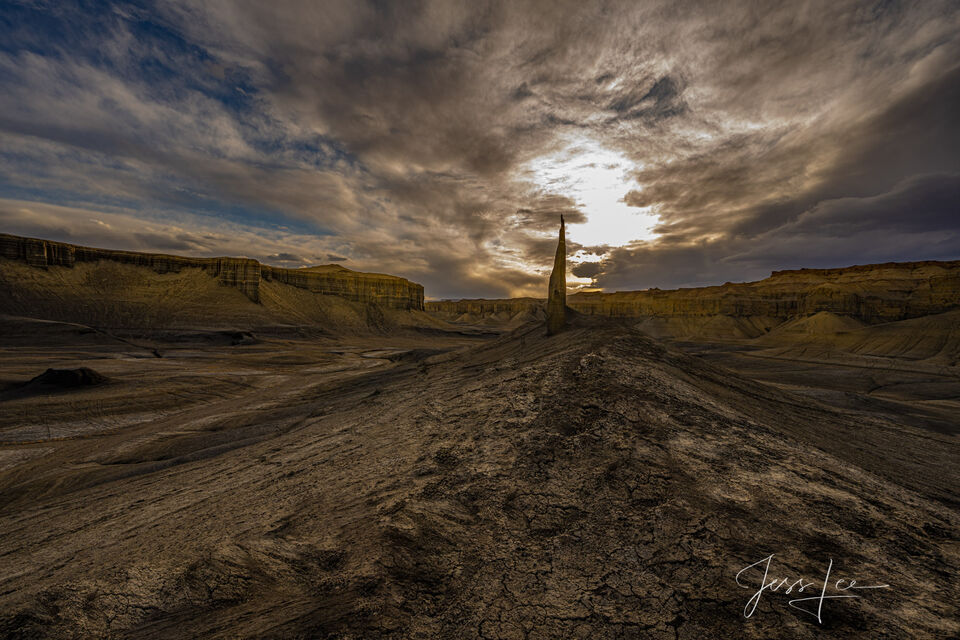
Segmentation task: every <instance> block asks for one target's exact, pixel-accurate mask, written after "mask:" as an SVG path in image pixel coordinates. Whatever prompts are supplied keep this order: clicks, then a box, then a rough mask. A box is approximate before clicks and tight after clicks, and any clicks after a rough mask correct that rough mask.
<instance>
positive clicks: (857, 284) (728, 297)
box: [426, 261, 960, 326]
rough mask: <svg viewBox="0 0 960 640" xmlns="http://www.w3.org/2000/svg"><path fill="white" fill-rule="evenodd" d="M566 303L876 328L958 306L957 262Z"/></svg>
mask: <svg viewBox="0 0 960 640" xmlns="http://www.w3.org/2000/svg"><path fill="white" fill-rule="evenodd" d="M544 305H545V302H544V301H543V300H537V299H533V298H517V299H512V300H459V301H438V302H428V303H427V304H426V308H427V310H428V311H432V312H437V313H442V314H452V313H470V314H473V315H476V316H482V315H486V314H503V313H505V312H510V313H515V314H516V313H525V312H528V311H530V310H531V308H535V307H536V308H543V307H544ZM567 306H568V307H570V308H572V309H575V310H576V311H579V312H580V313H584V314H588V315H606V316H617V317H637V318H645V317H657V318H698V317H699V318H706V317H720V316H723V317H733V318H762V319H764V320H765V324H767V325H768V326H769V325H770V324H776V323H778V322H783V321H786V320H788V319H791V318H797V317H803V316H808V315H812V314H815V313H819V312H823V311H826V312H830V313H835V314H838V315H842V316H848V317H852V318H856V319H858V320H860V321H862V322H865V323H868V324H878V323H882V322H892V321H896V320H905V319H908V318H917V317H921V316H926V315H931V314H936V313H942V312H945V311H950V310H951V309H957V308H960V261H952V262H936V261H926V262H890V263H884V264H874V265H860V266H855V267H846V268H840V269H798V270H793V271H775V272H774V273H772V274H771V275H770V277H769V278H766V279H764V280H759V281H757V282H744V283H727V284H724V285H720V286H714V287H700V288H691V289H673V290H660V289H648V290H646V291H618V292H615V293H603V292H589V293H576V294H572V295H570V296H568V297H567Z"/></svg>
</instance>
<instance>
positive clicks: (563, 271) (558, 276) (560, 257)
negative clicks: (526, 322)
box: [547, 215, 567, 336]
mask: <svg viewBox="0 0 960 640" xmlns="http://www.w3.org/2000/svg"><path fill="white" fill-rule="evenodd" d="M563 227H564V224H563V216H562V215H561V216H560V241H559V242H558V243H557V255H556V257H554V259H553V273H551V274H550V290H549V291H548V292H547V335H548V336H552V335H555V334H557V333H560V332H561V331H563V329H564V327H566V325H567V244H566V241H565V240H564V232H563Z"/></svg>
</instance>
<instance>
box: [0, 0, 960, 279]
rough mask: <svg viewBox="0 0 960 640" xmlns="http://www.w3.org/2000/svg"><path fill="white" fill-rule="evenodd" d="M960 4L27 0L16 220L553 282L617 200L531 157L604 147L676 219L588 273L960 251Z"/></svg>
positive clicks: (89, 232) (1, 182)
mask: <svg viewBox="0 0 960 640" xmlns="http://www.w3.org/2000/svg"><path fill="white" fill-rule="evenodd" d="M958 15H960V11H958V7H957V5H956V4H955V3H950V2H936V1H933V2H926V3H913V4H902V3H897V2H879V3H863V2H854V1H852V0H851V1H848V2H835V1H834V2H826V1H824V2H811V3H800V4H795V3H789V4H787V3H784V4H780V5H777V4H776V3H760V4H757V3H723V4H715V3H699V2H674V1H669V2H667V1H666V0H664V1H663V2H645V3H637V2H627V1H624V2H616V1H611V2H591V1H583V0H578V1H570V2H536V1H530V2H477V3H452V2H446V1H436V2H430V1H426V0H424V1H418V2H400V3H380V2H358V1H355V0H349V1H347V0H344V1H342V2H337V1H331V2H324V3H315V2H307V1H304V2H294V1H291V2H282V3H264V2H259V1H254V0H237V1H234V0H230V1H227V0H205V1H203V2H201V1H199V0H197V1H192V0H178V1H172V2H165V3H159V4H157V5H140V4H130V3H122V4H121V3H116V4H114V3H110V2H102V3H95V2H94V3H86V4H84V5H83V6H80V5H76V6H74V5H72V4H70V3H55V4H36V5H33V4H27V3H24V4H20V3H17V4H7V5H5V6H4V7H3V8H2V9H0V18H2V20H3V22H2V23H3V24H5V25H6V26H7V27H8V28H7V32H8V34H9V35H8V37H7V38H5V40H4V42H3V43H0V88H2V89H3V91H0V196H4V197H5V199H4V200H0V222H2V223H3V224H4V230H11V231H14V230H19V231H21V232H25V233H28V234H29V235H49V236H57V237H58V238H57V239H63V240H70V239H81V238H82V239H84V240H85V241H87V243H89V244H106V245H109V246H115V247H118V248H124V247H127V248H141V249H143V248H150V249H154V250H168V251H181V252H186V253H198V254H204V255H210V254H216V253H218V252H219V253H221V254H222V253H223V252H226V251H230V252H234V253H237V254H242V255H249V256H251V257H257V258H258V259H263V260H266V261H268V262H269V261H270V260H271V259H273V260H274V261H278V262H288V263H290V264H293V263H294V262H296V261H297V260H299V259H300V258H299V257H300V256H328V257H327V260H329V261H336V260H337V259H348V258H349V260H350V264H351V266H355V267H356V268H359V269H371V270H377V271H386V272H391V273H397V274H399V275H403V276H406V277H409V278H412V279H414V280H417V281H418V282H421V283H423V284H424V285H425V286H426V287H427V293H428V295H431V296H433V297H456V296H491V297H493V296H498V297H499V296H505V295H511V294H513V295H519V294H539V293H541V290H542V289H543V281H544V277H545V275H544V274H545V271H546V269H548V267H549V264H550V260H551V258H552V254H553V246H554V245H553V243H554V242H555V233H556V225H557V218H558V216H559V214H561V213H562V214H563V215H564V216H565V217H566V218H567V221H568V223H569V225H570V226H569V227H568V238H569V240H570V246H571V247H572V249H573V250H576V249H577V248H580V245H578V244H577V235H578V230H579V229H581V228H582V227H579V226H578V225H579V224H580V223H584V222H586V223H587V224H592V223H595V218H596V216H597V214H598V212H596V211H592V210H591V209H590V203H588V202H585V201H580V200H578V199H577V198H576V197H574V196H573V195H571V194H570V193H567V192H564V191H563V190H562V189H561V188H560V187H559V185H557V184H554V183H544V182H542V181H541V182H538V181H537V178H536V174H535V172H531V170H530V167H531V166H532V165H535V164H536V163H537V162H538V161H539V160H538V159H542V158H543V157H548V156H550V155H551V154H555V153H557V152H559V151H562V150H563V149H565V148H567V147H569V145H570V144H571V141H572V143H574V144H575V145H579V144H580V143H581V142H583V141H590V144H589V145H585V146H584V148H602V149H607V150H610V151H612V152H616V153H617V154H620V155H622V156H623V157H626V158H628V159H629V160H630V161H631V162H632V163H634V169H633V170H632V171H631V172H630V174H629V175H630V179H631V185H630V186H628V187H625V188H624V189H623V193H618V194H616V196H617V197H618V198H622V199H623V201H624V202H625V203H626V204H628V205H630V206H633V207H638V208H641V209H643V210H650V211H653V212H654V213H655V214H656V215H658V216H659V224H658V226H657V227H656V232H657V235H656V236H655V237H653V238H649V239H647V240H646V241H645V242H632V243H629V244H626V245H625V246H620V247H608V246H603V247H597V248H594V249H592V250H591V251H593V252H596V253H597V254H598V255H602V256H603V260H602V262H599V263H594V262H585V263H582V264H579V265H576V266H574V273H575V275H578V276H581V277H591V278H594V279H595V283H596V284H597V285H599V286H603V287H609V288H619V289H627V288H637V287H645V286H661V287H667V286H676V285H685V284H703V283H715V282H722V281H724V280H728V279H741V280H742V279H746V278H753V277H762V276H763V275H766V273H767V272H769V271H770V270H772V269H775V268H783V267H789V266H829V265H830V264H842V263H851V262H867V261H871V260H890V259H921V258H931V257H960V253H958V246H957V242H956V238H957V228H956V224H955V223H954V222H953V220H956V219H957V218H958V217H960V216H957V215H955V214H956V176H957V174H958V173H960V166H958V157H960V154H958V153H957V151H956V150H957V149H958V148H960V146H958V145H960V139H958V130H960V127H958V124H957V122H958V121H957V119H956V117H955V115H954V114H955V113H957V112H960V101H958V91H960V89H958V87H960V77H958V73H960V72H958V67H957V63H956V61H957V60H958V59H960V44H958V35H957V34H958V33H960V20H958ZM591 216H594V218H591ZM143 227H149V229H145V228H143ZM15 232H16V231H15ZM608 235H609V237H605V238H603V239H602V242H605V243H608V244H610V245H615V244H618V243H619V244H623V243H624V242H627V241H629V240H636V239H634V238H624V237H621V236H622V234H618V233H617V231H616V229H611V230H610V231H609V232H608ZM584 250H587V248H584ZM808 262H811V264H807V263H808ZM813 262H815V263H816V264H812V263H813Z"/></svg>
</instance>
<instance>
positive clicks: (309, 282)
mask: <svg viewBox="0 0 960 640" xmlns="http://www.w3.org/2000/svg"><path fill="white" fill-rule="evenodd" d="M0 258H6V259H8V260H14V261H18V262H22V263H25V264H27V265H30V266H31V267H35V268H38V269H47V268H49V267H67V268H72V267H73V266H74V265H75V264H77V263H81V262H98V261H112V262H118V263H122V264H128V265H135V266H141V267H146V268H148V269H151V270H153V271H154V272H156V273H161V274H162V273H176V272H179V271H180V270H182V269H190V268H194V269H201V270H203V271H204V272H206V273H208V274H209V275H210V276H211V277H213V278H216V279H217V281H218V282H219V283H220V284H223V285H225V286H228V287H234V288H236V289H239V290H240V291H242V292H243V293H244V295H246V296H247V298H249V299H250V300H252V301H253V302H260V283H261V282H263V281H265V280H266V281H277V282H280V283H283V284H286V285H289V286H292V287H296V288H299V289H305V290H307V291H311V292H313V293H319V294H325V295H335V296H340V297H342V298H346V299H347V300H352V301H355V302H376V303H379V304H381V305H383V306H384V307H388V308H393V309H412V310H422V309H423V286H422V285H419V284H416V283H414V282H410V281H409V280H406V279H405V278H400V277H397V276H391V275H385V274H379V273H362V272H359V271H352V270H350V269H347V268H345V267H341V266H339V265H326V266H320V267H310V268H305V269H284V268H281V267H272V266H269V265H265V264H261V263H260V262H258V261H257V260H253V259H250V258H188V257H183V256H172V255H165V254H158V253H139V252H134V251H114V250H110V249H95V248H91V247H82V246H78V245H73V244H67V243H64V242H53V241H51V240H41V239H37V238H24V237H21V236H13V235H8V234H0Z"/></svg>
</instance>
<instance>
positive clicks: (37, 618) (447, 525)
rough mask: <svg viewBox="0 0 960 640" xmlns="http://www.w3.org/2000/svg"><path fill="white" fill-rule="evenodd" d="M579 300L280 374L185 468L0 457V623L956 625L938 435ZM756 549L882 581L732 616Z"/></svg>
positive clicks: (926, 631)
mask: <svg viewBox="0 0 960 640" xmlns="http://www.w3.org/2000/svg"><path fill="white" fill-rule="evenodd" d="M578 322H580V323H584V324H582V326H578V327H575V328H573V329H571V330H570V331H568V332H566V333H564V334H561V335H560V336H557V337H554V338H546V337H544V336H543V327H542V325H540V326H527V327H524V328H521V329H519V330H517V331H514V332H513V333H511V334H508V335H506V336H504V337H502V338H499V339H496V340H492V341H490V342H488V343H485V344H481V345H479V346H473V347H468V348H465V349H461V350H458V351H451V352H448V353H444V354H441V355H433V356H431V357H426V358H422V357H421V358H420V359H417V358H410V359H407V360H403V359H400V360H399V361H398V362H396V363H392V364H386V365H384V366H383V367H380V368H376V369H372V370H369V371H363V372H360V373H357V374H356V375H351V376H349V377H347V378H336V379H333V380H330V381H328V382H325V383H316V382H315V381H314V382H311V383H310V384H306V382H305V384H304V386H303V388H302V389H301V390H300V391H298V392H296V393H291V392H290V386H289V384H290V383H289V382H288V383H286V384H287V386H286V387H285V389H284V392H285V393H286V395H285V397H284V400H283V403H282V404H281V405H280V406H274V405H267V406H266V407H261V408H259V409H258V408H256V407H253V406H252V407H251V409H250V410H249V412H248V413H249V415H246V416H244V421H245V422H243V424H241V422H239V418H236V417H234V418H232V422H231V423H229V424H226V425H221V430H225V431H227V432H229V430H230V429H233V428H240V427H242V426H243V425H244V424H247V425H249V424H255V423H258V422H263V421H269V422H270V423H271V425H273V427H276V433H275V435H271V436H269V437H267V436H263V435H262V434H261V437H259V438H252V439H250V440H249V442H248V443H245V444H244V445H243V446H237V447H235V448H232V449H226V450H223V449H222V448H221V449H218V450H217V451H214V452H208V455H204V454H202V452H201V453H195V454H193V455H192V456H184V457H183V459H178V460H177V464H170V465H167V466H161V467H156V466H154V467H143V468H140V467H137V468H131V469H130V470H129V472H127V473H126V474H119V475H113V476H109V479H108V480H107V479H103V480H102V481H100V482H91V481H88V482H84V483H75V484H72V485H71V484H69V483H68V482H67V481H66V480H64V481H63V486H64V489H63V493H62V494H58V493H57V492H56V491H54V490H52V489H51V487H50V486H49V482H47V484H44V485H43V486H42V491H41V488H39V487H40V485H38V486H37V488H32V487H33V485H31V481H30V479H29V478H28V477H25V475H24V473H22V472H21V473H20V474H19V475H17V476H16V478H15V482H14V481H11V480H10V479H9V478H7V477H5V476H0V480H2V481H3V492H4V493H3V494H2V495H3V496H4V497H5V505H4V507H3V511H2V516H0V562H2V576H0V612H2V614H0V635H3V636H4V637H12V638H20V637H23V638H33V637H36V638H41V637H43V638H77V637H118V638H120V637H122V638H170V637H191V638H194V637H205V638H490V639H493V638H590V639H591V640H594V639H598V638H669V639H673V638H697V639H699V638H708V637H713V638H734V637H745V638H822V637H838V638H840V637H886V638H916V637H930V638H947V637H951V636H953V637H956V636H957V635H958V633H960V626H958V622H957V620H958V615H957V609H956V604H955V601H956V597H955V594H956V592H957V587H958V586H960V585H958V580H957V573H958V568H960V557H958V556H960V551H958V545H957V535H956V532H957V531H958V529H960V527H958V524H960V516H958V511H957V487H958V482H957V475H956V473H957V472H956V464H955V462H956V453H957V446H956V445H957V442H956V438H955V437H954V436H949V435H944V434H937V433H931V432H927V431H922V430H919V429H914V428H911V427H908V426H903V425H899V424H897V423H896V422H895V421H892V420H884V419H881V418H878V417H877V416H875V415H873V416H863V415H859V414H857V413H855V412H852V411H840V410H836V409H831V408H828V407H826V406H824V405H819V404H817V403H816V401H814V400H811V399H808V398H802V399H801V398H800V397H798V396H794V395H790V394H789V393H786V392H783V391H780V390H776V389H774V388H772V387H768V386H764V385H762V384H758V383H756V382H752V381H749V380H746V379H744V378H740V377H738V376H737V375H736V374H735V373H733V372H731V371H728V370H725V369H722V368H720V367H716V366H714V365H710V364H708V363H705V362H703V361H701V360H698V359H696V358H694V357H691V356H687V355H684V354H682V353H680V352H678V351H675V350H672V349H670V348H668V347H666V346H664V345H662V344H660V343H658V342H656V341H654V340H652V339H650V338H648V337H646V336H645V335H644V334H642V333H640V332H638V331H636V330H635V329H631V328H629V327H626V326H624V325H619V324H615V323H601V322H598V321H593V322H591V323H590V324H585V323H586V321H585V320H583V319H580V320H579V321H578ZM420 355H421V356H423V355H426V354H425V353H421V354H420ZM263 393H264V394H265V397H267V396H269V390H265V391H263ZM273 427H271V431H270V432H271V433H273ZM114 437H115V438H120V439H122V433H121V434H120V435H116V436H114ZM91 442H93V441H91ZM111 442H113V441H111ZM108 444H109V443H108ZM108 444H103V443H101V444H100V445H98V446H99V447H100V448H101V449H102V448H104V447H106V448H109V447H108ZM91 446H93V445H91ZM110 446H112V445H110ZM90 455H91V456H92V455H93V454H90ZM103 455H105V456H108V457H109V452H105V453H104V454H103ZM132 455H134V454H133V453H129V452H128V453H127V454H126V456H127V458H130V456H132ZM43 459H44V458H42V457H40V458H35V459H32V460H31V461H30V464H34V465H41V461H42V460H43ZM36 468H37V469H41V467H39V466H37V467H36ZM137 469H140V470H139V471H138V470H137ZM38 473H39V471H38ZM98 477H99V476H98ZM11 482H13V483H14V485H15V486H11ZM38 482H39V481H38ZM34 491H35V492H36V495H38V496H40V497H38V498H36V499H33V498H32V497H31V496H33V495H34V494H33V493H32V492H34ZM770 554H776V555H775V557H774V558H773V560H772V561H771V565H770V574H771V576H776V577H790V578H791V580H792V579H795V578H801V577H802V578H804V579H805V580H807V581H808V582H815V583H817V588H818V589H819V586H820V584H821V583H822V580H823V577H824V573H825V571H826V568H827V564H828V562H829V560H830V559H832V560H833V567H832V573H831V582H832V581H833V580H834V579H836V578H845V579H856V580H857V581H858V583H859V584H861V585H876V584H889V585H890V588H889V589H875V590H864V591H862V592H861V595H862V597H861V598H858V599H831V600H826V601H825V602H824V605H823V611H822V622H820V623H818V622H817V620H816V619H815V618H814V617H813V616H812V615H811V614H809V613H805V612H802V611H799V610H797V609H794V608H791V607H790V606H789V605H788V600H789V599H791V598H795V597H797V596H796V595H793V596H785V595H783V594H782V593H765V594H764V595H763V596H762V598H761V600H760V603H759V605H758V606H757V608H756V611H755V612H754V614H753V615H752V617H750V618H749V619H748V618H745V617H744V615H743V612H744V607H745V605H746V604H747V602H748V600H749V598H750V596H751V595H752V594H753V592H754V591H756V589H757V587H758V584H759V581H760V579H761V573H759V572H758V571H757V570H750V571H747V572H745V573H744V574H743V575H742V576H741V581H742V582H744V583H745V584H746V585H747V587H741V586H738V584H737V582H736V581H735V576H736V575H737V573H738V571H740V570H741V569H743V568H744V567H746V566H748V565H750V564H753V563H755V562H757V561H759V560H761V559H763V558H765V557H767V556H769V555H770ZM833 593H835V594H836V593H838V592H835V591H834V592H833ZM805 595H810V594H805ZM814 595H816V594H814ZM806 604H808V605H809V603H806ZM813 609H815V606H814V607H812V608H811V610H813Z"/></svg>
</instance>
